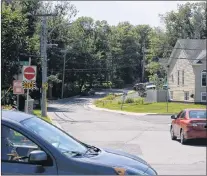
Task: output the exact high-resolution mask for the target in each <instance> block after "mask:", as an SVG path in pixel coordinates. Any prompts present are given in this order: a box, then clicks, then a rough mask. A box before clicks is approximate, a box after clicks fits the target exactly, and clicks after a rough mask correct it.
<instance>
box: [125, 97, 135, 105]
mask: <svg viewBox="0 0 207 176" xmlns="http://www.w3.org/2000/svg"><path fill="white" fill-rule="evenodd" d="M125 103H127V104H128V103H134V99H133V98H127V99H126V100H125Z"/></svg>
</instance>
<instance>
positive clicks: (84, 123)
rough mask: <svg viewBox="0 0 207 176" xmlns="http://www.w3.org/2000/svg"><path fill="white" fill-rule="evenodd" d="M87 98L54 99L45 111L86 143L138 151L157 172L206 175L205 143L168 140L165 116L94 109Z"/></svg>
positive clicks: (162, 173)
mask: <svg viewBox="0 0 207 176" xmlns="http://www.w3.org/2000/svg"><path fill="white" fill-rule="evenodd" d="M96 98H97V97H96ZM91 101H92V98H87V97H86V98H73V99H66V100H62V101H59V103H57V102H54V103H53V104H51V105H50V108H49V111H50V112H49V115H50V116H51V117H52V119H53V120H54V121H55V122H56V123H58V124H59V125H61V127H62V128H63V129H64V130H66V131H67V132H68V133H70V134H72V135H73V136H75V137H76V138H78V139H80V140H82V141H84V142H86V143H89V144H92V145H96V146H99V147H102V148H103V147H107V148H114V149H118V150H123V151H126V152H129V153H132V154H135V155H139V156H140V157H142V158H143V159H145V160H146V161H148V162H149V163H150V164H151V165H152V166H153V167H154V168H155V169H156V170H157V171H158V173H159V175H206V144H204V145H203V144H197V143H191V144H190V145H187V146H183V145H181V144H180V143H179V142H177V141H171V139H170V133H169V123H170V118H169V116H157V115H140V116H139V115H138V116H130V115H123V114H117V113H111V112H104V111H97V110H93V109H91V108H89V107H88V106H87V105H88V104H89V103H90V102H91Z"/></svg>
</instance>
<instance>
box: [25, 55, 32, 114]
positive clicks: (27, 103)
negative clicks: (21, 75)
mask: <svg viewBox="0 0 207 176" xmlns="http://www.w3.org/2000/svg"><path fill="white" fill-rule="evenodd" d="M30 65H31V57H29V66H30ZM28 106H29V89H28V88H27V101H26V113H27V114H28Z"/></svg>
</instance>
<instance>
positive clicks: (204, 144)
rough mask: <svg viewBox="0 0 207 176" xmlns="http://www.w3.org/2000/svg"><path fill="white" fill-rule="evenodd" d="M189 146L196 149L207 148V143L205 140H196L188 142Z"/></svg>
mask: <svg viewBox="0 0 207 176" xmlns="http://www.w3.org/2000/svg"><path fill="white" fill-rule="evenodd" d="M188 145H190V146H194V147H207V141H206V140H205V139H203V140H201V139H199V140H198V139H196V140H190V141H189V142H188Z"/></svg>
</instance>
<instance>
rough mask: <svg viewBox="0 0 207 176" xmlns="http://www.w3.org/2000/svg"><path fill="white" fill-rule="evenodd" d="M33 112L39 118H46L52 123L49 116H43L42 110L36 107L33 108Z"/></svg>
mask: <svg viewBox="0 0 207 176" xmlns="http://www.w3.org/2000/svg"><path fill="white" fill-rule="evenodd" d="M33 113H34V115H36V116H38V117H39V118H41V119H43V120H46V121H47V122H49V123H52V122H51V120H50V118H49V117H42V115H41V110H39V109H35V110H33Z"/></svg>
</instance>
